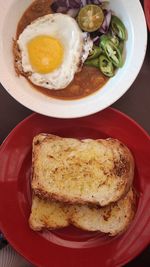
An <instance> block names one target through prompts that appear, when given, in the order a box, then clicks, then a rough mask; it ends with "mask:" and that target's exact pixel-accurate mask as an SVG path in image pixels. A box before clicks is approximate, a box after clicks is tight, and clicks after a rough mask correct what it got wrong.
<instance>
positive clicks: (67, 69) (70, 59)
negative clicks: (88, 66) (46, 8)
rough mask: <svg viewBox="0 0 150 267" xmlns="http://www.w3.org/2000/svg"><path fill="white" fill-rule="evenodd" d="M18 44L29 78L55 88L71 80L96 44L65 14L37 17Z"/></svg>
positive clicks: (40, 84)
mask: <svg viewBox="0 0 150 267" xmlns="http://www.w3.org/2000/svg"><path fill="white" fill-rule="evenodd" d="M17 44H18V47H19V50H20V53H21V64H22V69H23V72H24V73H25V74H26V76H27V77H28V79H29V80H30V81H31V82H32V83H33V84H35V85H38V86H42V87H44V88H48V89H56V90H57V89H63V88H65V87H67V85H69V84H70V83H71V81H72V80H73V78H74V75H75V73H76V72H78V71H80V69H81V66H82V65H83V63H84V61H85V60H86V59H87V57H88V54H89V52H90V50H91V49H92V46H93V42H92V41H91V39H90V37H89V36H88V35H87V34H86V33H83V32H82V31H81V30H80V28H79V26H78V24H77V22H76V20H75V19H73V18H71V17H70V16H68V15H64V14H49V15H46V16H43V17H40V18H38V19H37V20H35V21H34V22H32V23H31V24H30V25H28V26H27V27H26V28H25V29H24V31H23V32H22V33H21V34H20V36H19V39H18V40H17Z"/></svg>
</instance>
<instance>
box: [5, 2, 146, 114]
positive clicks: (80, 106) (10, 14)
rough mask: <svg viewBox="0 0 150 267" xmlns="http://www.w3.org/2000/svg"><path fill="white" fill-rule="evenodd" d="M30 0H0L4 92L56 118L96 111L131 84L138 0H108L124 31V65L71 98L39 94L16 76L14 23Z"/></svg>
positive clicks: (141, 48)
mask: <svg viewBox="0 0 150 267" xmlns="http://www.w3.org/2000/svg"><path fill="white" fill-rule="evenodd" d="M31 3H32V0H21V1H20V0H9V1H7V0H6V1H1V4H0V81H1V83H2V85H3V86H4V88H5V89H6V90H7V91H8V93H9V94H10V95H11V96H12V97H14V98H15V99H16V100H17V101H18V102H20V103H21V104H23V105H24V106H26V107H27V108H29V109H31V110H33V111H36V112H38V113H41V114H44V115H47V116H52V117H57V118H75V117H82V116H86V115H90V114H93V113H96V112H98V111H100V110H103V109H104V108H106V107H108V106H110V105H111V104H113V103H114V102H115V101H116V100H118V99H119V98H120V97H121V96H122V95H123V94H124V93H125V92H126V91H127V90H128V89H129V87H130V86H131V84H132V83H133V82H134V80H135V78H136V77H137V75H138V73H139V71H140V68H141V66H142V63H143V60H144V56H145V52H146V45H147V28H146V22H145V16H144V13H143V10H142V7H141V4H140V2H139V0H134V1H131V0H126V1H125V0H110V8H111V9H112V10H113V11H114V12H115V13H116V15H118V16H119V17H120V18H121V19H122V21H123V22H124V23H125V26H126V28H127V31H128V40H127V42H126V59H125V64H124V66H123V67H122V68H121V69H119V70H118V72H117V74H116V75H115V76H114V77H113V78H111V79H110V80H109V81H108V82H107V83H106V85H105V86H103V88H102V89H101V90H99V91H97V92H96V93H94V94H92V95H90V96H88V97H85V98H82V99H79V100H72V101H65V100H57V99H53V98H50V97H48V96H46V95H43V94H41V93H40V92H38V91H36V90H35V89H33V88H32V87H31V85H30V84H29V83H28V82H27V80H26V79H25V78H23V77H19V78H18V77H17V76H16V73H15V70H14V66H13V54H12V39H13V37H14V36H15V33H16V28H17V23H18V21H19V19H20V17H21V16H22V14H23V12H24V11H25V10H26V8H27V7H28V6H29V5H30V4H31Z"/></svg>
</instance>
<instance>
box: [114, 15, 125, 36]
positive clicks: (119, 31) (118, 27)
mask: <svg viewBox="0 0 150 267" xmlns="http://www.w3.org/2000/svg"><path fill="white" fill-rule="evenodd" d="M111 28H112V31H113V32H114V33H115V34H116V35H117V36H118V37H119V38H120V39H121V40H125V39H126V35H127V34H126V28H125V25H124V24H123V22H122V21H121V20H120V19H119V18H118V17H116V16H112V19H111Z"/></svg>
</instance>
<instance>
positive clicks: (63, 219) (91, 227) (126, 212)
mask: <svg viewBox="0 0 150 267" xmlns="http://www.w3.org/2000/svg"><path fill="white" fill-rule="evenodd" d="M135 201H136V200H135V193H134V192H133V191H132V189H131V190H130V191H129V192H128V193H127V195H126V196H125V197H124V198H122V199H121V200H119V201H118V202H116V203H112V204H110V205H109V206H106V207H102V208H101V207H97V208H96V207H95V208H93V207H89V206H87V205H68V204H62V203H58V202H56V203H54V202H51V201H46V200H41V199H39V198H38V197H36V196H33V202H32V211H31V215H30V219H29V224H30V227H31V228H32V229H33V230H35V231H40V230H42V229H45V228H46V229H57V228H63V227H66V226H68V225H69V223H71V224H73V225H74V226H76V227H78V228H81V229H83V230H87V231H100V232H103V233H107V234H109V235H111V236H115V235H117V234H120V233H122V232H124V231H125V230H126V229H127V228H128V226H129V224H130V223H131V221H132V219H133V217H134V214H135Z"/></svg>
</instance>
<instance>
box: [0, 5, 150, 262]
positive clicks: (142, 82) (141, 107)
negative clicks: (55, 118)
mask: <svg viewBox="0 0 150 267" xmlns="http://www.w3.org/2000/svg"><path fill="white" fill-rule="evenodd" d="M141 2H142V1H141ZM148 35H149V36H148V47H147V53H146V57H145V60H144V63H143V66H142V68H141V71H140V73H139V75H138V77H137V78H136V80H135V81H134V83H133V84H132V86H131V87H130V89H129V90H128V91H127V93H126V94H125V95H124V96H123V97H122V98H121V99H120V100H119V101H117V102H116V103H115V104H114V105H113V107H114V108H117V109H118V110H120V111H122V112H124V113H126V114H127V115H129V116H130V117H131V118H133V119H134V120H135V121H136V122H138V123H139V124H140V125H141V126H142V127H143V128H144V129H145V130H146V131H147V132H148V133H150V33H149V34H148ZM141 38H142V33H141ZM31 113H32V111H31V110H29V109H27V108H25V107H23V106H22V105H20V104H19V103H18V102H16V101H15V100H14V99H13V98H12V97H11V96H10V95H9V94H8V93H7V92H6V91H5V90H4V89H3V87H2V85H1V84H0V143H1V142H2V141H3V140H4V139H5V137H6V136H7V135H8V134H9V133H10V131H11V130H12V129H13V128H14V127H15V126H16V125H17V124H18V123H19V122H20V121H21V120H22V119H24V118H26V117H27V116H28V115H30V114H31ZM139 223H140V222H139ZM137 242H138V240H137ZM148 266H150V246H148V247H147V248H146V249H145V250H144V251H143V252H142V253H141V254H140V255H139V256H138V257H137V258H135V259H134V260H133V261H131V262H130V263H128V264H127V265H126V267H148Z"/></svg>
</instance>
